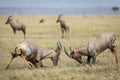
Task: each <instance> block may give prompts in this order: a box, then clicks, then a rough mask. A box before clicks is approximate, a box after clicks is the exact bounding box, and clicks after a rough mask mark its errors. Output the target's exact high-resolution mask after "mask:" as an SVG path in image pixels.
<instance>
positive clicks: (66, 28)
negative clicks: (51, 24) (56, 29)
mask: <svg viewBox="0 0 120 80" xmlns="http://www.w3.org/2000/svg"><path fill="white" fill-rule="evenodd" d="M61 17H62V15H59V16H58V19H57V21H56V23H58V22H59V23H60V26H61V32H62V36H61V37H62V38H64V37H65V32H66V37H68V38H69V27H70V26H69V25H68V24H67V23H66V22H65V21H64V20H63V19H62V18H61Z"/></svg>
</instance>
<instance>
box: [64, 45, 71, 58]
mask: <svg viewBox="0 0 120 80" xmlns="http://www.w3.org/2000/svg"><path fill="white" fill-rule="evenodd" d="M64 52H65V54H66V55H67V56H68V57H70V58H72V56H71V55H70V54H68V52H67V50H66V48H65V47H64Z"/></svg>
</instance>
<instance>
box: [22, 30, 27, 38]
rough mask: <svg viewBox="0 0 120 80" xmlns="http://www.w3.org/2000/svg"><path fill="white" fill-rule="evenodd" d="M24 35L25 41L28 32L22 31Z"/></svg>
mask: <svg viewBox="0 0 120 80" xmlns="http://www.w3.org/2000/svg"><path fill="white" fill-rule="evenodd" d="M22 32H23V34H24V39H26V31H25V30H22Z"/></svg>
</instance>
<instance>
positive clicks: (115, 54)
mask: <svg viewBox="0 0 120 80" xmlns="http://www.w3.org/2000/svg"><path fill="white" fill-rule="evenodd" d="M111 51H112V54H113V59H112V63H113V62H114V60H115V61H116V63H118V56H117V50H116V46H113V47H112V48H111Z"/></svg>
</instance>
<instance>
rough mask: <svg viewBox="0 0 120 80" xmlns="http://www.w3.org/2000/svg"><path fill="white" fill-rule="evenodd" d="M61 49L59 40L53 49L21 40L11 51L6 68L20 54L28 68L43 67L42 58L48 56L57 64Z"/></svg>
mask: <svg viewBox="0 0 120 80" xmlns="http://www.w3.org/2000/svg"><path fill="white" fill-rule="evenodd" d="M61 51H62V45H61V43H60V42H58V43H57V48H56V49H55V50H53V49H43V48H38V47H37V46H36V45H34V44H31V43H30V42H25V41H24V42H21V43H19V44H17V46H16V47H15V50H14V51H13V52H11V55H12V59H11V61H10V63H9V64H8V66H7V67H6V69H8V68H9V66H10V64H11V62H12V61H13V59H14V58H16V57H17V56H20V57H21V58H22V59H23V60H24V61H25V62H26V64H27V66H28V68H30V69H32V68H33V67H39V66H40V67H43V65H42V60H43V59H46V58H50V59H51V60H52V62H53V65H54V66H57V64H58V59H59V55H60V53H61Z"/></svg>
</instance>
